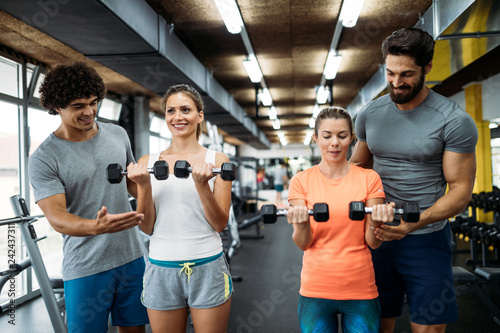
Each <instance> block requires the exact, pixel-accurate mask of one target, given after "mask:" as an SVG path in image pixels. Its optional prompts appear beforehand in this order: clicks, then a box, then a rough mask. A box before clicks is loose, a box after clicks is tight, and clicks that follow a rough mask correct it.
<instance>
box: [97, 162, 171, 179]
mask: <svg viewBox="0 0 500 333" xmlns="http://www.w3.org/2000/svg"><path fill="white" fill-rule="evenodd" d="M148 171H149V173H152V174H154V176H155V178H156V179H158V180H164V179H167V178H168V164H167V162H166V161H156V162H155V164H154V165H153V167H152V168H148ZM126 175H127V171H125V170H123V169H122V167H121V166H120V165H119V164H117V163H113V164H110V165H108V167H107V168H106V178H107V179H108V181H109V182H110V183H111V184H118V183H120V182H121V181H122V179H123V176H126Z"/></svg>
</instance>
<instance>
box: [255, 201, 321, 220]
mask: <svg viewBox="0 0 500 333" xmlns="http://www.w3.org/2000/svg"><path fill="white" fill-rule="evenodd" d="M308 212H309V215H312V216H313V217H314V220H315V221H316V222H326V221H328V220H329V219H330V211H329V210H328V204H327V203H324V202H321V203H315V204H314V206H313V209H309V211H308ZM287 213H288V211H287V210H286V209H280V210H278V209H277V208H276V206H275V205H263V206H262V208H261V210H260V214H261V217H262V221H263V222H264V223H266V224H269V223H276V220H278V216H286V214H287Z"/></svg>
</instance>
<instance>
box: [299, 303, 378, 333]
mask: <svg viewBox="0 0 500 333" xmlns="http://www.w3.org/2000/svg"><path fill="white" fill-rule="evenodd" d="M338 314H342V332H344V333H360V332H365V333H377V332H378V331H379V329H380V304H379V302H378V299H377V298H375V299H368V300H331V299H324V298H311V297H304V296H302V295H300V297H299V323H300V331H301V332H302V333H315V332H331V333H336V332H337V331H338V326H339V323H338V317H337V315H338Z"/></svg>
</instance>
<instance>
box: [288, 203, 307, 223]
mask: <svg viewBox="0 0 500 333" xmlns="http://www.w3.org/2000/svg"><path fill="white" fill-rule="evenodd" d="M286 218H287V220H288V223H289V224H305V223H309V209H308V208H307V206H290V207H288V212H287V214H286Z"/></svg>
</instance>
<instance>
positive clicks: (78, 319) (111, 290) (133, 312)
mask: <svg viewBox="0 0 500 333" xmlns="http://www.w3.org/2000/svg"><path fill="white" fill-rule="evenodd" d="M144 267H145V263H144V258H143V257H141V258H139V259H136V260H134V261H132V262H130V263H128V264H125V265H123V266H120V267H117V268H113V269H111V270H109V271H105V272H101V273H98V274H94V275H90V276H86V277H83V278H79V279H74V280H68V281H64V298H65V302H66V316H67V319H68V331H69V332H70V333H76V332H82V333H86V332H92V333H98V332H107V331H108V318H109V314H110V313H111V324H112V325H113V326H142V325H145V324H147V323H149V319H148V313H147V309H146V308H145V307H144V306H143V305H142V304H141V291H142V278H143V276H144Z"/></svg>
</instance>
